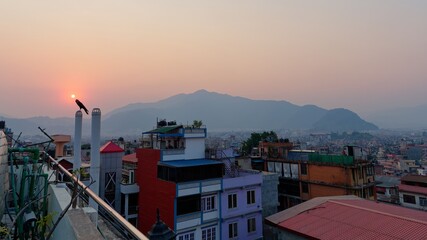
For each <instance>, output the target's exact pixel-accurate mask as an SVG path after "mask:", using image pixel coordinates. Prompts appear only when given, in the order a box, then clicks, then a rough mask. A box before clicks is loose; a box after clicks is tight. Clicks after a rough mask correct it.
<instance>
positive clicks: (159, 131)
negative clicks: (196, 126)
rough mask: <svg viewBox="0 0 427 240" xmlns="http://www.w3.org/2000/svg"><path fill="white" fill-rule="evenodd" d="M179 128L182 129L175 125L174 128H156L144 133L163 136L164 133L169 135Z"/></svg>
mask: <svg viewBox="0 0 427 240" xmlns="http://www.w3.org/2000/svg"><path fill="white" fill-rule="evenodd" d="M177 128H182V125H173V126H165V127H160V128H156V129H153V130H151V131H148V132H144V134H145V133H160V134H162V133H168V132H170V131H173V130H175V129H177Z"/></svg>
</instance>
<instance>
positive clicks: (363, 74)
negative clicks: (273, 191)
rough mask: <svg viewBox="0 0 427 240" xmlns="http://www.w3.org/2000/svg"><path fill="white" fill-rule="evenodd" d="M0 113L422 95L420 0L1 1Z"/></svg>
mask: <svg viewBox="0 0 427 240" xmlns="http://www.w3.org/2000/svg"><path fill="white" fill-rule="evenodd" d="M0 82H1V87H0V88H1V94H0V113H1V114H6V115H8V116H14V117H29V116H50V117H60V116H68V117H72V116H73V115H74V112H75V111H76V110H77V107H76V105H75V104H74V103H73V99H71V94H76V97H77V98H79V99H80V100H82V102H84V103H85V104H86V105H87V106H88V108H93V107H100V108H101V109H102V110H103V112H104V113H106V112H109V111H111V110H113V109H114V108H117V107H121V106H124V105H126V104H129V103H134V102H152V101H157V100H161V99H163V98H166V97H168V96H171V95H175V94H179V93H191V92H194V91H196V90H199V89H206V90H208V91H214V92H220V93H227V94H230V95H234V96H243V97H247V98H251V99H273V100H287V101H290V102H292V103H295V104H298V105H304V104H316V105H318V106H320V107H324V108H327V109H330V108H336V107H344V108H349V109H351V110H353V111H355V112H357V113H359V114H361V115H362V116H363V115H364V114H366V113H369V112H373V111H377V110H379V109H384V108H387V109H388V108H393V107H402V106H411V105H423V104H427V94H426V93H425V91H426V89H427V1H424V0H418V1H417V0H414V1H411V0H409V1H394V0H381V1H380V0H378V1H376V0H373V1H346V0H336V1H284V0H271V1H268V0H267V1H251V0H245V1H229V0H228V1H200V0H189V1H185V0H184V1H137V0H132V1H131V0H129V1H110V0H102V1H101V0H93V1H79V0H75V1H58V0H55V1H53V0H51V1H6V0H0Z"/></svg>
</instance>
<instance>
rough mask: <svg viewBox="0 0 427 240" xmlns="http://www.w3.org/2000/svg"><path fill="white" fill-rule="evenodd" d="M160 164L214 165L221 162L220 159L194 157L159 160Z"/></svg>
mask: <svg viewBox="0 0 427 240" xmlns="http://www.w3.org/2000/svg"><path fill="white" fill-rule="evenodd" d="M159 164H160V165H164V166H169V167H177V168H180V167H192V166H203V165H216V164H222V162H220V161H215V160H208V159H196V160H175V161H163V162H159Z"/></svg>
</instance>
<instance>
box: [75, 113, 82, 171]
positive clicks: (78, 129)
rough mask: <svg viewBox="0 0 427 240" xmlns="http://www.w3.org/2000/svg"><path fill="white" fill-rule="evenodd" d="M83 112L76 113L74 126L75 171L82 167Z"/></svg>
mask: <svg viewBox="0 0 427 240" xmlns="http://www.w3.org/2000/svg"><path fill="white" fill-rule="evenodd" d="M82 118H83V114H82V111H80V110H78V111H77V112H76V119H75V124H74V162H73V170H74V171H75V170H77V169H80V167H81V165H82V160H81V156H82Z"/></svg>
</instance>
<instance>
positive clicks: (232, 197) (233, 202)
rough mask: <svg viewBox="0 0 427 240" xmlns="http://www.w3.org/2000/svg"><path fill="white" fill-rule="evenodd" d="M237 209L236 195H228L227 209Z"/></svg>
mask: <svg viewBox="0 0 427 240" xmlns="http://www.w3.org/2000/svg"><path fill="white" fill-rule="evenodd" d="M236 207H237V194H235V193H233V194H228V208H236Z"/></svg>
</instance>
